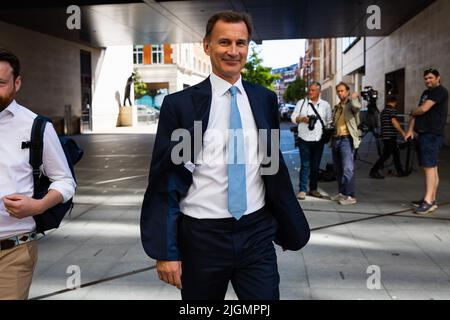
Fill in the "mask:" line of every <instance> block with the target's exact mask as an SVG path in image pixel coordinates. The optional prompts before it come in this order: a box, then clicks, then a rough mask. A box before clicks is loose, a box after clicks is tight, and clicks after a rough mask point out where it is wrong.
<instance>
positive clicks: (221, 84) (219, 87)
mask: <svg viewBox="0 0 450 320" xmlns="http://www.w3.org/2000/svg"><path fill="white" fill-rule="evenodd" d="M209 80H210V81H211V88H212V89H213V91H214V92H215V93H216V94H217V95H219V96H223V95H224V94H225V93H227V91H228V90H229V89H230V88H231V87H232V86H235V87H237V88H238V91H239V92H240V93H243V92H245V91H244V87H243V85H242V77H241V76H239V79H238V80H237V81H236V82H235V83H234V84H231V83H229V82H228V81H226V80H224V79H222V78H220V77H219V76H217V75H216V74H214V73H211V75H210V76H209Z"/></svg>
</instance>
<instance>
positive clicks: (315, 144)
mask: <svg viewBox="0 0 450 320" xmlns="http://www.w3.org/2000/svg"><path fill="white" fill-rule="evenodd" d="M320 90H321V85H320V83H317V82H315V83H313V84H311V85H310V86H309V88H308V98H305V99H301V100H300V101H298V103H297V105H296V107H295V109H294V112H293V113H292V117H291V120H292V122H293V123H295V124H298V137H299V139H300V143H299V149H300V192H299V193H298V195H297V198H298V199H300V200H305V198H306V193H307V185H308V178H309V190H310V191H309V195H311V196H313V197H317V198H322V195H321V194H320V192H319V191H318V190H317V183H318V179H319V166H320V161H321V159H322V153H323V146H324V144H325V141H324V139H323V138H324V137H323V133H324V131H325V130H324V127H328V126H329V125H330V124H331V122H332V118H331V106H330V104H329V103H328V102H326V101H325V100H322V99H321V98H320Z"/></svg>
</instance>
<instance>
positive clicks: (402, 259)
mask: <svg viewBox="0 0 450 320" xmlns="http://www.w3.org/2000/svg"><path fill="white" fill-rule="evenodd" d="M284 128H286V127H284ZM76 139H77V140H78V141H79V142H80V144H81V145H82V146H83V148H84V149H85V157H84V159H83V160H82V161H81V163H80V164H79V165H77V168H76V171H77V174H78V181H79V187H78V192H77V195H76V198H75V202H76V206H75V208H74V210H73V212H72V215H71V219H69V217H68V218H67V219H65V220H64V222H63V225H62V227H61V228H59V229H57V230H55V231H52V232H50V233H48V234H47V236H46V237H44V238H42V239H41V240H40V241H39V251H40V252H39V262H38V264H37V267H36V272H35V277H34V282H33V285H32V287H31V291H30V298H41V299H163V300H165V299H180V294H179V291H178V290H177V289H176V288H174V287H171V286H169V285H166V284H164V283H162V282H161V281H159V279H158V277H157V275H156V273H155V270H154V269H153V266H154V263H155V262H154V261H153V260H151V259H149V258H148V257H147V256H146V255H145V253H144V252H143V249H142V246H141V243H140V238H139V216H140V206H141V202H142V197H143V194H144V191H145V188H146V186H147V174H148V167H149V160H150V152H151V150H152V147H153V141H154V135H151V134H147V135H146V134H141V135H135V134H129V135H106V134H105V135H94V134H93V135H83V136H77V137H76ZM365 146H366V147H365V148H362V151H361V158H362V159H363V160H366V161H373V160H374V157H375V152H374V150H371V149H374V147H373V145H372V146H370V141H367V142H366V143H365ZM369 146H370V148H368V147H369ZM282 151H283V154H284V156H285V159H286V161H287V163H288V165H289V168H290V172H291V177H292V181H293V184H294V186H297V184H298V173H297V171H296V170H298V163H299V159H298V152H297V151H296V150H295V149H294V147H293V139H292V135H291V134H290V132H289V131H287V130H285V131H282ZM449 156H450V149H449V148H446V149H445V150H444V152H443V153H442V156H441V162H440V164H439V165H440V176H441V187H440V194H439V204H440V208H439V209H438V211H437V212H436V214H435V215H432V216H426V217H419V216H416V215H414V214H412V211H411V210H410V207H409V201H410V200H416V199H419V198H420V197H421V192H422V188H423V177H422V173H421V172H420V171H415V172H414V173H413V174H412V175H411V176H410V177H407V178H396V177H389V178H387V179H385V180H372V179H369V178H368V171H369V169H370V166H369V164H366V163H365V162H363V161H357V163H356V170H357V192H358V194H357V197H358V204H357V205H355V206H351V207H342V206H340V205H338V204H336V203H334V202H331V201H329V200H320V199H315V198H309V197H308V198H307V199H306V200H305V201H302V202H301V205H302V207H303V209H304V210H305V213H306V215H307V218H308V221H309V223H310V226H311V229H312V235H311V240H310V242H309V244H308V245H307V246H306V247H305V248H304V249H303V250H302V251H300V252H281V251H280V250H278V253H277V254H278V259H279V271H280V275H281V284H280V289H281V298H282V299H450V246H449V244H450V179H449V178H450V164H449V163H448V160H447V159H449ZM328 159H329V152H326V153H325V156H324V163H326V162H327V160H328ZM444 159H445V160H444ZM320 188H321V189H322V190H323V191H324V192H326V193H328V194H330V195H334V194H335V193H336V183H335V182H329V183H322V184H320ZM295 189H296V191H297V188H295ZM72 265H75V266H78V267H79V268H80V270H81V284H82V286H83V287H82V288H80V289H77V290H67V289H66V285H67V282H68V279H69V280H70V278H69V276H70V273H67V269H68V267H69V266H72ZM369 266H376V267H375V268H377V267H378V268H379V270H380V272H381V274H380V275H381V278H380V279H381V282H380V287H379V289H373V290H370V289H368V287H367V280H368V278H369V277H370V276H371V274H369V273H367V268H368V267H369ZM69 283H70V281H69ZM227 299H236V296H235V294H234V293H233V291H232V289H231V288H230V290H229V293H228V294H227Z"/></svg>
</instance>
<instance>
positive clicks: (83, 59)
mask: <svg viewBox="0 0 450 320" xmlns="http://www.w3.org/2000/svg"><path fill="white" fill-rule="evenodd" d="M80 74H81V123H80V126H81V128H80V129H81V132H83V131H86V130H88V131H91V130H92V120H91V119H92V68H91V53H90V52H89V51H85V50H80Z"/></svg>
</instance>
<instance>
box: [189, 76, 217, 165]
mask: <svg viewBox="0 0 450 320" xmlns="http://www.w3.org/2000/svg"><path fill="white" fill-rule="evenodd" d="M211 99H212V92H211V82H210V80H209V77H208V78H206V80H204V81H202V82H200V83H199V84H197V85H195V86H194V90H193V92H192V101H193V105H194V119H193V121H195V122H197V121H200V122H201V133H202V137H201V139H202V140H201V141H202V143H201V144H200V145H198V144H197V145H195V144H194V140H195V139H194V137H195V135H194V133H195V132H197V131H200V130H199V129H200V128H198V127H195V126H197V124H196V123H192V127H191V128H192V129H190V130H189V131H191V150H193V152H192V153H191V162H192V163H194V161H195V160H196V159H197V157H198V154H199V153H200V150H201V147H202V145H203V136H204V134H205V131H206V128H208V121H209V113H210V111H211Z"/></svg>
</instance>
